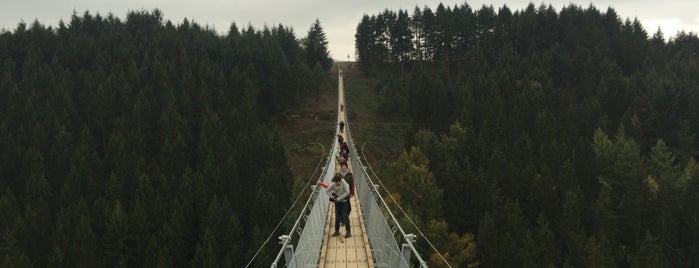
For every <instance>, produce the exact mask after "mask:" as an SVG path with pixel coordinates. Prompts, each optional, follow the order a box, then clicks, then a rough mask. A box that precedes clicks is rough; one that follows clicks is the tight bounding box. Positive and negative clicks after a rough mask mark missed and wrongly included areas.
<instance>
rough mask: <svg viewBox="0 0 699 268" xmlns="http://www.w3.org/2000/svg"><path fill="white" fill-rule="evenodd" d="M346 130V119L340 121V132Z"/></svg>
mask: <svg viewBox="0 0 699 268" xmlns="http://www.w3.org/2000/svg"><path fill="white" fill-rule="evenodd" d="M344 130H345V121H340V133H342V132H343V131H344Z"/></svg>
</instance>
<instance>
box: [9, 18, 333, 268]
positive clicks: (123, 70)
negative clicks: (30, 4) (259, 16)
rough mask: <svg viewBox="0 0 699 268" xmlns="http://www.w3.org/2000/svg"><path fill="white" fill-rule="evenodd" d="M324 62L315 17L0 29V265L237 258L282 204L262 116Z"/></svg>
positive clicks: (286, 183)
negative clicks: (301, 25)
mask: <svg viewBox="0 0 699 268" xmlns="http://www.w3.org/2000/svg"><path fill="white" fill-rule="evenodd" d="M331 65H332V60H331V59H330V58H329V57H328V51H327V41H326V40H325V33H324V32H323V30H322V27H321V25H320V22H319V21H318V20H316V22H315V23H314V24H313V25H312V26H311V27H310V29H309V31H308V36H307V37H305V38H303V39H301V38H300V37H298V36H296V33H294V30H293V29H292V28H289V27H286V26H283V25H276V26H272V27H268V26H265V27H264V28H263V29H255V28H253V27H252V26H248V27H244V28H238V26H237V25H236V24H232V25H231V26H230V29H228V31H227V33H226V34H225V35H222V34H219V33H217V32H216V31H215V30H213V29H211V28H209V27H208V26H201V25H199V24H197V23H196V22H192V21H189V20H187V19H185V20H184V21H182V22H181V23H179V24H173V23H172V22H171V21H169V20H168V21H165V20H164V19H163V15H162V13H161V11H159V10H153V11H132V12H129V13H128V14H127V16H126V17H125V19H120V18H118V17H115V16H114V15H112V14H109V15H108V16H101V15H99V14H90V13H89V12H85V13H84V14H75V13H74V14H73V15H72V16H71V17H70V21H69V22H63V21H61V22H60V23H59V24H58V26H56V27H47V26H44V25H43V24H41V23H40V22H38V21H35V22H33V23H31V24H30V25H27V24H26V23H24V22H20V23H19V24H18V26H17V27H16V29H14V30H12V31H7V30H6V31H2V32H0V230H1V231H2V233H0V267H238V266H239V265H240V263H241V262H243V260H249V259H251V257H252V255H253V254H254V253H255V250H256V249H257V248H258V247H259V245H260V244H261V243H262V241H263V240H264V238H265V237H266V236H267V234H268V233H269V232H270V231H271V230H272V229H273V228H274V225H275V224H276V223H277V222H278V221H279V219H280V218H281V214H283V213H284V210H285V209H286V208H287V207H288V204H289V198H290V197H289V196H290V195H291V187H292V184H293V176H292V174H291V172H290V169H289V166H288V164H287V160H286V156H285V151H284V147H283V146H282V144H281V143H280V142H279V140H278V137H277V134H276V132H275V131H274V129H272V127H271V122H273V121H274V120H275V118H277V116H278V115H279V114H280V113H282V112H283V111H284V110H285V109H287V108H289V107H292V106H294V105H296V104H297V103H298V102H299V100H301V99H303V98H305V97H307V96H309V95H312V94H314V92H315V91H316V90H318V87H319V85H320V83H321V82H322V81H323V80H324V79H326V72H327V71H328V69H329V68H330V66H331ZM270 250H273V251H274V252H273V253H276V250H277V249H273V248H271V247H270ZM269 253H271V251H270V252H263V253H262V255H263V256H264V255H265V254H269Z"/></svg>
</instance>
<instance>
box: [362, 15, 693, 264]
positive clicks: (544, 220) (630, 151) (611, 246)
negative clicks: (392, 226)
mask: <svg viewBox="0 0 699 268" xmlns="http://www.w3.org/2000/svg"><path fill="white" fill-rule="evenodd" d="M355 45H356V49H357V56H358V59H359V63H358V65H359V66H360V68H361V69H362V71H363V72H364V74H365V75H368V76H370V77H377V80H379V81H378V83H377V84H376V86H375V88H374V91H375V93H376V95H377V97H378V98H381V99H382V102H383V104H382V108H381V109H382V112H383V113H385V114H399V115H405V116H407V117H409V118H410V119H411V120H412V121H413V122H414V123H415V125H416V127H415V128H414V129H409V130H407V131H406V137H407V140H408V142H407V144H406V145H405V153H404V154H403V155H402V156H400V157H399V158H398V160H397V161H395V162H392V163H385V165H383V166H384V167H383V168H382V170H383V171H382V173H383V175H382V177H384V178H391V180H392V182H390V183H389V184H391V188H392V189H396V190H395V191H396V193H397V194H399V195H400V196H401V199H400V200H401V201H400V202H401V204H402V205H404V206H406V207H408V209H407V211H409V212H410V211H411V214H412V215H414V217H416V218H417V219H418V222H419V223H421V224H423V226H428V227H427V229H428V233H429V232H430V231H432V235H434V237H437V238H436V240H437V241H438V243H437V244H438V248H440V249H441V250H443V253H448V254H446V255H447V259H448V260H449V261H450V262H452V264H454V265H456V266H459V267H463V266H466V265H481V266H485V267H515V266H517V267H519V266H555V267H561V266H574V267H592V266H597V267H616V266H621V267H693V266H696V265H698V264H699V259H698V258H697V256H698V253H699V252H698V251H697V249H698V248H699V247H698V246H697V243H698V241H699V224H697V222H699V221H698V220H697V219H699V213H697V211H699V199H697V197H696V196H697V195H696V192H697V190H699V173H698V172H699V169H698V167H699V166H697V163H696V161H695V160H694V159H695V157H696V156H697V155H699V150H698V149H699V148H698V147H697V146H698V145H699V136H697V133H699V107H698V106H697V105H695V104H696V103H699V88H698V87H697V85H699V76H697V75H696V74H697V73H699V58H698V57H697V53H699V38H697V35H696V34H694V33H686V32H680V33H677V35H675V36H673V37H672V38H670V39H669V41H666V40H665V37H664V35H663V33H662V31H660V29H658V31H656V32H655V33H654V34H652V35H649V34H648V32H647V31H646V30H645V29H644V28H643V27H642V25H641V24H640V22H639V21H638V20H637V19H634V20H630V19H622V18H620V17H619V15H618V14H617V13H616V11H615V10H614V9H613V8H611V7H610V8H609V9H607V10H606V11H605V12H602V11H600V10H598V9H597V8H596V7H594V6H589V7H587V8H582V7H580V6H577V5H569V6H566V7H564V8H562V9H561V10H560V11H557V10H555V9H554V8H553V7H552V6H550V5H549V6H546V5H541V6H538V7H537V6H535V5H534V4H530V5H529V6H528V7H526V8H525V9H523V10H517V11H512V10H510V9H509V8H508V7H507V6H502V7H500V8H497V10H496V9H495V8H494V7H492V6H483V7H481V8H480V9H473V8H471V7H470V6H469V5H468V4H467V3H464V4H462V5H458V6H454V7H448V6H445V5H442V4H440V5H439V6H437V8H436V10H432V9H430V8H429V7H424V8H418V7H416V8H415V9H414V11H413V12H412V14H410V13H409V12H408V11H406V10H399V11H398V12H395V11H390V10H385V11H383V12H381V13H379V14H376V15H365V16H363V18H362V19H361V21H360V22H359V23H358V25H357V31H356V35H355ZM406 170H412V172H406ZM414 189H424V190H423V191H415V190H414ZM435 197H437V198H436V199H435ZM425 207H429V208H435V209H430V210H429V211H425ZM441 230H448V231H449V232H446V231H444V232H442V231H441ZM455 245H461V247H460V249H468V250H460V249H459V250H456V249H455V248H454V246H455ZM423 246H424V245H423ZM425 250H427V247H425ZM424 252H427V251H424ZM433 257H434V256H433ZM433 260H434V261H435V262H434V264H435V265H439V264H438V260H439V259H437V258H436V257H435V258H433Z"/></svg>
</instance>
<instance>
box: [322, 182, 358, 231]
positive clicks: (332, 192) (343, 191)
mask: <svg viewBox="0 0 699 268" xmlns="http://www.w3.org/2000/svg"><path fill="white" fill-rule="evenodd" d="M332 182H333V183H332V184H330V186H328V189H326V193H327V194H328V196H330V202H333V203H335V232H334V233H333V234H332V236H338V235H340V223H341V222H342V223H344V224H345V230H346V233H345V237H351V236H352V232H351V231H350V222H349V212H348V206H349V200H348V198H349V195H350V189H349V185H348V184H347V182H346V181H345V180H343V179H342V177H341V176H338V175H335V176H334V177H333V179H332Z"/></svg>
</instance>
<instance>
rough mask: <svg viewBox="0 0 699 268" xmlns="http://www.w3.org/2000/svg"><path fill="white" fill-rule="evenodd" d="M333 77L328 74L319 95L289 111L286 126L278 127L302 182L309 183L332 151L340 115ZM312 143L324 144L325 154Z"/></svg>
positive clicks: (332, 73)
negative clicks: (337, 117)
mask: <svg viewBox="0 0 699 268" xmlns="http://www.w3.org/2000/svg"><path fill="white" fill-rule="evenodd" d="M334 74H335V72H333V71H331V72H330V73H329V74H328V79H327V80H326V82H325V83H324V84H323V85H322V86H321V88H320V92H319V94H317V95H315V96H309V97H307V98H306V99H305V100H304V102H303V103H301V104H300V105H299V106H297V107H296V108H295V109H291V110H289V111H287V112H286V113H285V120H283V121H284V122H280V123H278V124H277V125H276V128H277V131H278V133H279V138H280V141H281V142H282V143H283V144H284V148H285V149H286V157H287V162H288V163H289V166H290V168H291V171H292V173H293V175H294V178H296V179H297V180H301V181H303V182H305V181H306V180H308V179H309V176H310V175H311V174H312V173H313V171H314V169H315V168H316V166H317V164H318V161H319V160H320V157H321V156H322V155H323V154H327V150H329V149H330V148H328V146H330V141H331V139H332V138H333V127H334V125H335V118H336V113H337V112H336V107H337V106H336V105H337V81H336V79H334V78H335V75H334ZM313 143H320V144H322V145H323V146H324V147H325V148H324V149H325V150H323V149H322V148H321V146H318V145H315V144H313Z"/></svg>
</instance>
